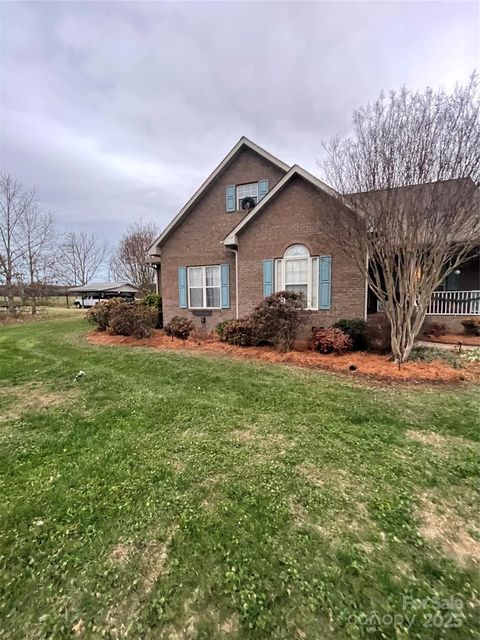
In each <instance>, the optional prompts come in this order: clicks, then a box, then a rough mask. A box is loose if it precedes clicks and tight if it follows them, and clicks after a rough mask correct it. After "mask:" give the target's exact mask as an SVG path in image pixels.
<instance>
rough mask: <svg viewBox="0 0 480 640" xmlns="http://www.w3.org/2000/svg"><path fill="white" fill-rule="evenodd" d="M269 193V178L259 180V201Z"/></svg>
mask: <svg viewBox="0 0 480 640" xmlns="http://www.w3.org/2000/svg"><path fill="white" fill-rule="evenodd" d="M267 193H268V180H259V181H258V202H260V200H261V199H262V198H263V197H264V196H266V195H267Z"/></svg>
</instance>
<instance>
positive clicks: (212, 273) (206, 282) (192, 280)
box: [188, 265, 221, 309]
mask: <svg viewBox="0 0 480 640" xmlns="http://www.w3.org/2000/svg"><path fill="white" fill-rule="evenodd" d="M220 282H221V281H220V265H216V266H211V267H188V306H189V307H190V308H191V309H219V308H220Z"/></svg>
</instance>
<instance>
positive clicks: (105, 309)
mask: <svg viewBox="0 0 480 640" xmlns="http://www.w3.org/2000/svg"><path fill="white" fill-rule="evenodd" d="M127 306H130V304H129V303H128V302H126V301H125V300H123V299H122V298H110V299H109V300H102V301H101V302H97V304H96V305H95V306H94V307H91V308H90V309H89V310H88V311H87V315H86V318H87V320H88V322H90V323H91V324H96V325H97V327H98V329H99V331H106V330H107V328H108V325H109V323H110V316H111V314H112V312H113V310H114V309H116V308H122V309H123V308H126V307H127Z"/></svg>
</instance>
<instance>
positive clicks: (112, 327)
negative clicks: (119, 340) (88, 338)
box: [107, 302, 157, 338]
mask: <svg viewBox="0 0 480 640" xmlns="http://www.w3.org/2000/svg"><path fill="white" fill-rule="evenodd" d="M156 322H157V310H156V309H152V308H151V307H146V306H144V305H141V304H130V303H128V302H125V303H124V304H123V305H117V306H116V307H115V308H114V309H112V312H111V314H110V320H109V323H108V327H107V333H109V334H111V335H115V336H134V337H135V338H148V337H149V336H151V335H152V329H154V328H155V325H156Z"/></svg>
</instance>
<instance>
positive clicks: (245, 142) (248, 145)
mask: <svg viewBox="0 0 480 640" xmlns="http://www.w3.org/2000/svg"><path fill="white" fill-rule="evenodd" d="M243 149H250V150H251V151H253V152H254V153H257V154H258V155H260V156H262V157H263V158H265V159H266V160H268V161H269V162H271V163H273V164H274V165H276V166H277V167H279V168H280V169H282V170H283V171H285V172H288V170H289V166H288V164H286V163H285V162H282V161H281V160H279V159H278V158H276V157H275V156H273V155H272V154H271V153H269V152H268V151H265V149H262V148H261V147H259V146H258V145H256V144H255V143H254V142H252V141H251V140H249V139H248V138H246V137H245V136H242V137H241V138H240V140H239V141H238V142H237V144H236V145H235V146H234V147H233V149H232V150H231V151H230V152H229V153H228V154H227V155H226V156H225V157H224V158H223V160H222V161H221V162H220V164H219V165H218V166H217V168H216V169H215V170H214V171H213V172H212V173H211V174H210V175H209V176H208V178H207V179H206V180H205V182H204V183H203V184H202V185H201V186H200V188H199V189H198V190H197V191H196V192H195V193H194V194H193V196H192V197H191V198H190V200H189V201H188V202H187V203H186V204H185V205H184V206H183V207H182V209H180V211H179V212H178V214H177V215H176V216H175V218H174V219H173V220H172V221H171V222H170V224H169V225H167V226H166V227H165V229H164V230H163V231H162V233H161V234H160V235H159V236H158V238H157V239H156V240H155V242H153V244H152V245H151V246H150V247H149V249H148V252H147V253H148V254H149V255H157V254H156V250H157V247H158V245H159V244H161V243H162V242H163V241H164V240H165V239H166V238H167V237H168V236H169V235H170V234H171V233H172V231H174V229H175V228H176V227H177V226H178V224H179V223H180V221H181V220H182V219H183V218H184V217H185V216H186V215H187V214H188V212H189V211H190V210H191V208H192V207H193V206H194V205H195V204H196V203H197V202H198V201H199V200H200V198H201V197H202V196H203V194H204V193H205V191H206V190H207V189H208V187H209V186H210V185H211V184H212V183H213V182H214V181H215V180H216V179H217V178H218V177H219V176H220V175H221V174H222V172H223V171H224V169H226V168H227V167H228V166H229V165H230V164H231V163H232V162H233V161H234V160H235V158H236V157H237V156H238V154H239V153H240V152H241V151H242V150H243Z"/></svg>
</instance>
